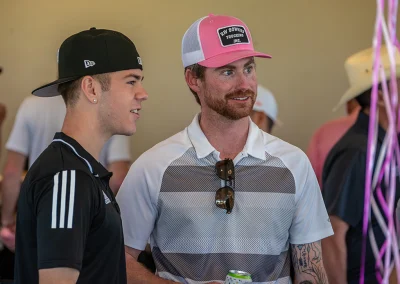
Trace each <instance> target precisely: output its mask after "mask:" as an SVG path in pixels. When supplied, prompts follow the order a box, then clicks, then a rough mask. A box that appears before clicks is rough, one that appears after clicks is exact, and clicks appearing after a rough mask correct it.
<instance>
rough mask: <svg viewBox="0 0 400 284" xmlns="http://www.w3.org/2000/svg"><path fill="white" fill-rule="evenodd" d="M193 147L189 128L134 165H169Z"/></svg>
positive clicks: (162, 142) (161, 144)
mask: <svg viewBox="0 0 400 284" xmlns="http://www.w3.org/2000/svg"><path fill="white" fill-rule="evenodd" d="M191 147H192V144H191V143H190V140H189V137H188V134H187V128H185V129H184V130H182V131H180V132H178V133H176V134H175V135H173V136H171V137H169V138H167V139H165V140H164V141H161V142H159V143H158V144H156V145H154V146H153V147H152V148H150V149H149V150H147V151H145V152H144V153H143V154H142V155H140V156H139V158H138V159H137V160H136V161H135V162H134V165H136V166H138V165H140V166H152V165H153V166H154V165H155V164H164V163H169V162H171V161H173V160H175V159H176V158H178V157H180V156H182V155H183V154H184V153H185V152H186V151H187V150H188V149H189V148H191Z"/></svg>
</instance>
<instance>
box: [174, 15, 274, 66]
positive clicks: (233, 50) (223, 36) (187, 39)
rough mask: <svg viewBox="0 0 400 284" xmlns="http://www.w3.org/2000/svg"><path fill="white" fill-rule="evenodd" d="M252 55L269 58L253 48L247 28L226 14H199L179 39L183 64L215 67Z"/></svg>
mask: <svg viewBox="0 0 400 284" xmlns="http://www.w3.org/2000/svg"><path fill="white" fill-rule="evenodd" d="M253 56H255V57H264V58H271V56H270V55H268V54H265V53H261V52H257V51H255V50H254V47H253V41H252V38H251V35H250V30H249V28H248V27H247V26H246V24H245V23H243V22H242V21H241V20H239V19H237V18H234V17H230V16H222V15H213V14H210V15H208V16H207V17H203V18H201V19H199V20H197V21H196V22H194V23H193V24H192V25H191V26H190V27H189V29H188V30H187V31H186V33H185V34H184V36H183V39H182V62H183V67H187V66H189V65H192V64H195V63H198V64H200V65H202V66H205V67H212V68H216V67H221V66H224V65H226V64H229V63H232V62H234V61H236V60H239V59H243V58H246V57H253Z"/></svg>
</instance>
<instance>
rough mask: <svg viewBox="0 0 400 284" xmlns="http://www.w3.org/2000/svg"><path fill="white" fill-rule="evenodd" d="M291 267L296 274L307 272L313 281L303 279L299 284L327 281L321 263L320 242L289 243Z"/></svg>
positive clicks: (323, 282) (317, 283)
mask: <svg viewBox="0 0 400 284" xmlns="http://www.w3.org/2000/svg"><path fill="white" fill-rule="evenodd" d="M291 250H292V261H293V267H294V270H295V272H296V274H300V275H301V274H308V275H310V276H312V277H313V278H314V280H315V282H311V281H309V280H304V281H302V282H300V284H313V283H316V284H326V283H328V280H327V277H326V273H325V269H324V267H323V265H322V251H321V242H315V243H310V244H304V245H291Z"/></svg>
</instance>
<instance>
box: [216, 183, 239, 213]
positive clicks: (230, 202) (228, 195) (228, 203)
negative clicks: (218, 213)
mask: <svg viewBox="0 0 400 284" xmlns="http://www.w3.org/2000/svg"><path fill="white" fill-rule="evenodd" d="M234 204H235V192H234V191H233V189H232V188H230V187H229V186H225V187H222V188H220V189H218V190H217V192H216V193H215V205H217V207H219V208H221V209H226V213H227V214H229V213H231V212H232V209H233V206H234Z"/></svg>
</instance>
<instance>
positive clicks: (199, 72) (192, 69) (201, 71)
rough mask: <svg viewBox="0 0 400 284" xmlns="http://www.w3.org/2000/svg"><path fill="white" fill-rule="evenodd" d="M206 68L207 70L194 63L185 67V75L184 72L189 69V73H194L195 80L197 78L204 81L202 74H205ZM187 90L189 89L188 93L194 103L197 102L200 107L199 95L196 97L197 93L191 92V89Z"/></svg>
mask: <svg viewBox="0 0 400 284" xmlns="http://www.w3.org/2000/svg"><path fill="white" fill-rule="evenodd" d="M206 68H207V67H204V66H201V65H200V64H197V63H196V64H192V65H189V66H187V67H186V68H185V73H186V70H187V69H189V70H190V72H192V73H194V76H195V77H196V78H198V79H200V80H202V81H204V73H205V72H206ZM189 89H190V91H191V92H192V94H193V96H194V97H195V99H196V102H197V103H198V104H199V105H201V103H200V99H199V95H197V93H196V92H195V91H193V90H192V89H191V88H189Z"/></svg>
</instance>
